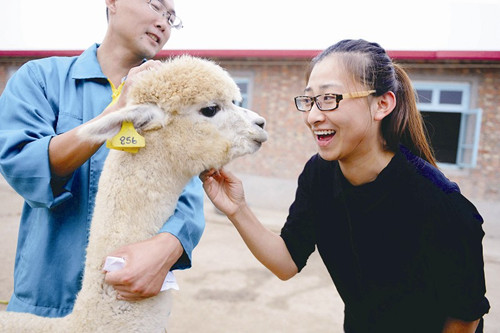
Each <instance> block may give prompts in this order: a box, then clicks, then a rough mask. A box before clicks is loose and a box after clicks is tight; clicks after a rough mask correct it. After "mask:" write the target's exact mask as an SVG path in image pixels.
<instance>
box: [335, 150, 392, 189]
mask: <svg viewBox="0 0 500 333" xmlns="http://www.w3.org/2000/svg"><path fill="white" fill-rule="evenodd" d="M394 155H395V154H394V153H393V152H392V151H388V150H381V151H376V152H370V153H367V154H363V155H361V156H358V157H355V158H347V159H343V160H339V165H340V169H341V170H342V173H343V174H344V177H345V178H346V179H347V180H348V181H349V183H351V184H352V185H354V186H358V185H363V184H366V183H370V182H372V181H374V180H375V179H376V178H377V177H378V175H379V174H380V172H382V170H384V168H385V167H386V166H387V165H388V164H389V162H390V161H391V159H392V158H393V157H394Z"/></svg>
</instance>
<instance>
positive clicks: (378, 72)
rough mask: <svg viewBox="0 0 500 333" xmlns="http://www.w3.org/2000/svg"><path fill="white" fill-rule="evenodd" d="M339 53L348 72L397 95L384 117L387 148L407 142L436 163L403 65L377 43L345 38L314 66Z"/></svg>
mask: <svg viewBox="0 0 500 333" xmlns="http://www.w3.org/2000/svg"><path fill="white" fill-rule="evenodd" d="M334 53H335V55H336V56H338V57H339V59H340V61H341V62H342V63H343V64H344V65H345V67H346V68H345V69H346V71H347V73H351V74H352V75H353V78H354V79H355V80H356V81H357V82H360V83H361V84H363V85H364V86H366V87H368V89H373V90H375V91H376V92H375V93H374V95H375V96H381V95H383V94H385V93H386V92H389V91H392V92H393V93H394V94H395V95H396V106H395V108H394V110H393V111H392V112H391V113H390V114H389V115H388V116H387V117H385V118H384V119H383V120H382V126H381V127H382V137H383V139H384V141H385V146H386V149H389V150H391V151H393V152H396V151H397V150H398V149H399V145H400V144H402V145H404V146H406V147H407V148H408V149H409V150H410V151H411V152H412V153H413V154H415V155H417V156H419V157H421V158H423V159H425V160H426V161H427V162H429V163H431V164H432V165H434V166H436V159H435V158H434V154H433V152H432V149H431V147H430V145H429V143H428V141H427V136H426V131H425V126H424V122H423V119H422V116H421V114H420V111H419V110H418V108H417V100H416V97H415V91H414V89H413V85H412V83H411V80H410V78H409V77H408V75H407V74H406V72H405V71H404V69H403V68H402V67H401V66H399V65H397V64H394V63H393V62H392V60H391V59H390V58H389V56H388V55H387V53H386V51H385V50H384V49H383V48H382V47H381V46H380V45H378V44H377V43H370V42H367V41H365V40H362V39H358V40H351V39H346V40H342V41H340V42H338V43H337V44H334V45H332V46H330V47H329V48H327V49H326V50H324V51H323V52H321V53H320V54H319V55H318V56H316V57H315V58H314V59H313V60H312V61H311V64H310V67H309V71H308V72H307V75H306V79H309V75H310V73H311V71H312V68H313V67H314V66H315V65H316V64H317V63H319V62H320V61H321V60H323V59H324V58H326V57H328V56H329V55H331V54H334Z"/></svg>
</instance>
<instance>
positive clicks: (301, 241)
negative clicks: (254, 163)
mask: <svg viewBox="0 0 500 333" xmlns="http://www.w3.org/2000/svg"><path fill="white" fill-rule="evenodd" d="M313 162H314V157H313V158H312V159H311V160H309V162H308V163H307V164H306V166H305V167H304V170H303V171H302V173H301V175H300V176H299V180H298V186H297V191H296V194H295V200H294V202H293V203H292V205H291V206H290V209H289V213H288V217H287V220H286V223H285V225H284V226H283V228H282V229H281V235H280V236H281V238H283V240H284V241H285V244H286V246H287V248H288V251H289V252H290V255H291V256H292V259H293V261H294V262H295V264H296V265H297V268H298V270H299V272H300V271H301V270H302V268H304V266H305V265H306V262H307V259H308V258H309V256H310V255H311V253H313V252H314V249H315V246H316V237H315V233H314V228H313V224H312V221H313V218H314V216H313V212H314V210H313V209H312V208H311V203H312V202H313V198H312V196H311V194H312V193H311V187H312V186H313V184H312V177H311V174H312V171H311V169H312V164H313Z"/></svg>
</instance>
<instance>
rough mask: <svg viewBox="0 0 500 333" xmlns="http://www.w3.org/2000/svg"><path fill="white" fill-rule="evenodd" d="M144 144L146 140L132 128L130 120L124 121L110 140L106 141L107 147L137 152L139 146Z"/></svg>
mask: <svg viewBox="0 0 500 333" xmlns="http://www.w3.org/2000/svg"><path fill="white" fill-rule="evenodd" d="M144 146H146V140H145V139H144V137H142V136H141V135H140V134H139V133H137V131H136V130H135V128H134V124H133V123H132V122H130V121H124V122H123V123H122V128H121V129H120V132H118V134H117V135H115V136H114V137H113V138H112V139H111V140H107V141H106V147H108V148H109V149H117V150H123V151H126V152H129V153H137V152H138V151H139V149H140V148H142V147H144Z"/></svg>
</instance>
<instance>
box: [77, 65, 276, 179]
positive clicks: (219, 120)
mask: <svg viewBox="0 0 500 333" xmlns="http://www.w3.org/2000/svg"><path fill="white" fill-rule="evenodd" d="M239 100H241V95H240V92H239V89H238V86H237V85H236V83H235V82H234V81H233V80H232V79H231V77H230V76H229V74H228V73H227V72H226V71H225V70H223V69H222V68H221V67H220V66H218V65H216V64H215V63H213V62H211V61H208V60H204V59H200V58H196V57H191V56H182V57H178V58H174V59H171V60H168V61H166V62H165V63H164V64H163V65H162V67H160V68H159V69H158V70H154V71H148V72H145V73H144V74H143V75H141V76H140V77H139V78H138V79H137V80H136V81H135V82H134V85H133V86H132V87H131V88H130V91H129V93H128V100H127V107H125V108H123V109H121V110H119V111H116V112H114V113H111V114H109V115H107V116H105V117H102V118H101V119H99V120H97V121H94V122H92V123H89V124H87V125H86V126H84V127H82V129H81V130H80V131H79V134H80V136H82V137H84V138H85V139H87V140H88V141H93V142H102V141H103V140H105V139H109V138H112V137H113V136H114V135H116V134H117V133H118V131H119V129H120V127H121V124H122V122H123V121H131V122H133V123H134V127H135V128H136V129H137V130H138V132H140V133H142V134H143V135H144V136H145V137H146V146H147V145H148V141H147V140H148V132H153V131H157V132H158V133H156V135H154V137H158V136H159V135H160V136H163V137H164V139H165V141H168V146H169V147H170V149H172V148H171V147H172V143H175V145H176V146H177V147H181V148H183V152H184V153H185V154H186V155H188V157H189V158H188V159H189V160H190V161H196V163H197V164H196V163H194V164H196V167H195V169H196V172H201V171H203V170H204V169H207V168H219V167H221V166H222V165H224V164H226V163H228V162H229V161H230V160H232V159H233V158H235V157H238V156H242V155H245V154H250V153H254V152H255V151H257V150H258V149H259V147H260V146H261V144H262V142H264V141H266V140H267V133H266V132H265V130H264V125H265V120H264V118H262V117H260V116H259V115H258V114H256V113H255V112H253V111H250V110H247V109H244V108H241V107H239V106H237V105H235V104H234V103H235V102H236V101H239ZM151 136H152V135H151Z"/></svg>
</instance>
